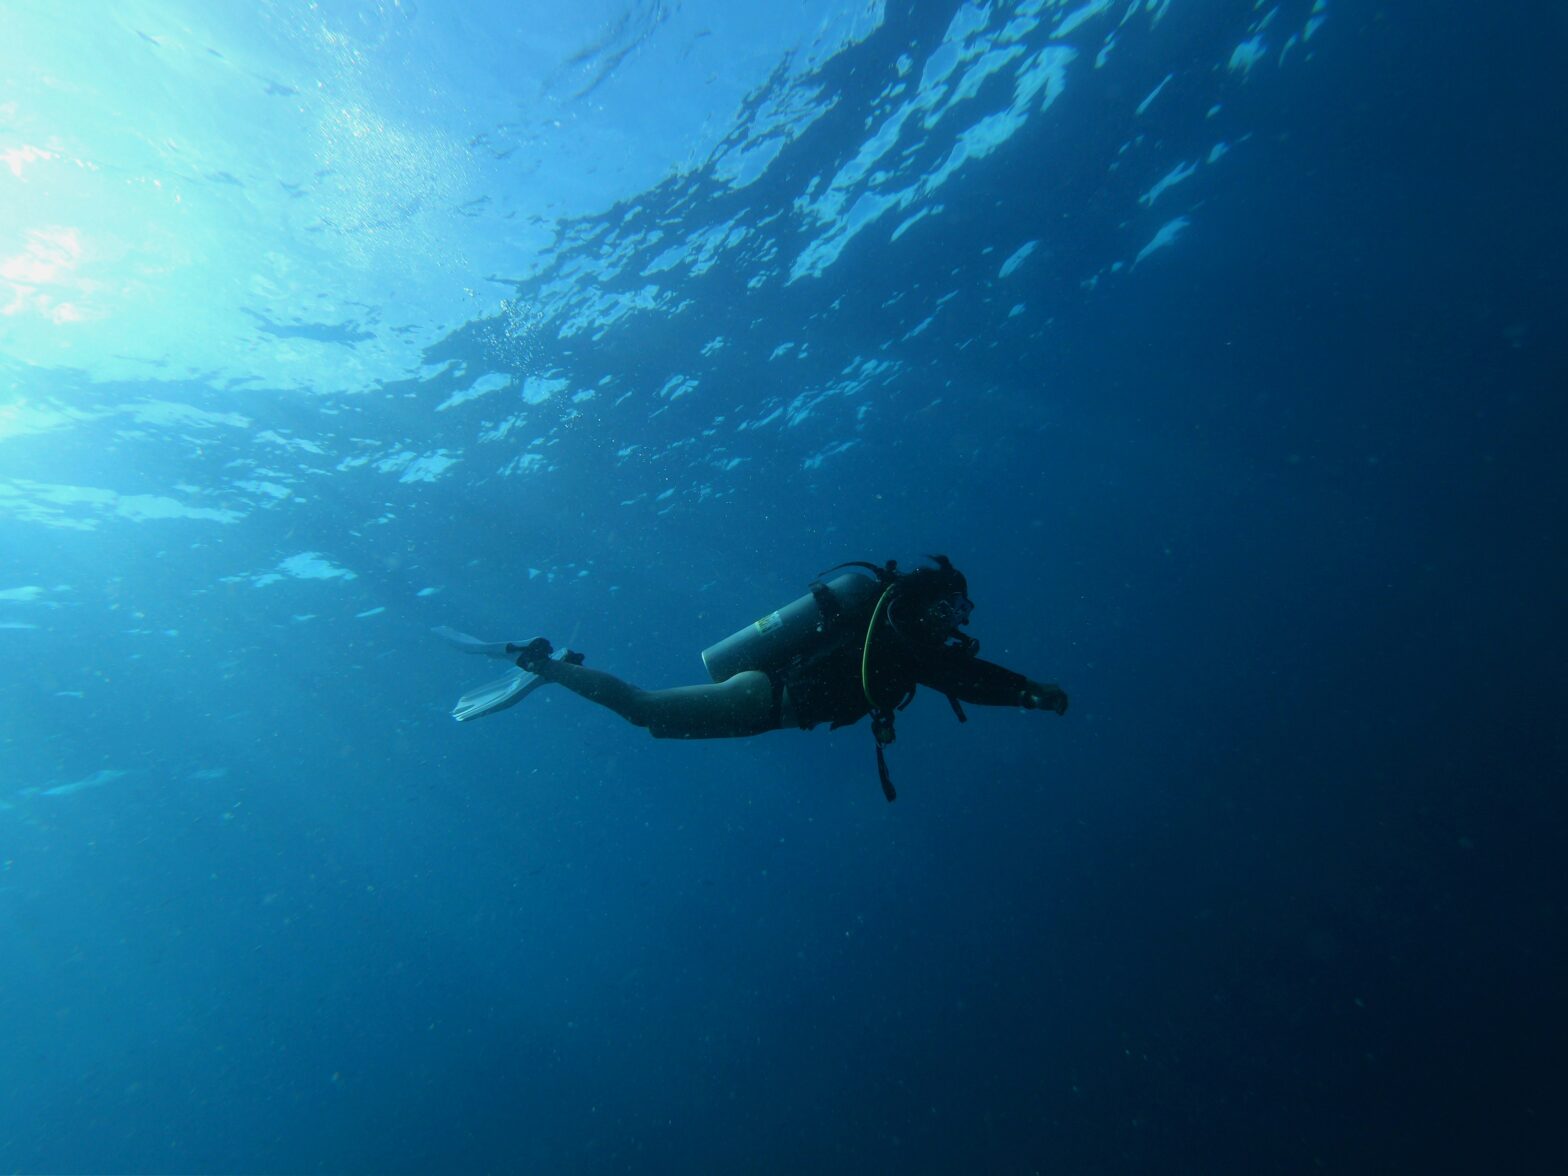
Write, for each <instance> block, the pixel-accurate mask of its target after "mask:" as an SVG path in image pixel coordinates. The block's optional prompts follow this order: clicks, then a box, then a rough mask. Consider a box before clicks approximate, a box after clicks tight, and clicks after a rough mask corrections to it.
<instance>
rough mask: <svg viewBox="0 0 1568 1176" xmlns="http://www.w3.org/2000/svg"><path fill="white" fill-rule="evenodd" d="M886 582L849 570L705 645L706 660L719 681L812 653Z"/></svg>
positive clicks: (828, 641) (766, 669) (769, 669)
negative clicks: (838, 622) (840, 620)
mask: <svg viewBox="0 0 1568 1176" xmlns="http://www.w3.org/2000/svg"><path fill="white" fill-rule="evenodd" d="M881 592H882V584H881V582H880V581H879V580H876V579H873V578H872V577H871V576H862V575H859V574H857V573H855V572H845V573H843V574H842V575H839V576H834V577H833V579H831V580H829V581H828V582H827V583H826V584H823V583H821V582H818V583H814V584H812V586H811V591H810V592H808V593H806V595H804V596H802V597H799V598H798V599H796V600H792V601H790V602H789V603H788V604H786V605H785V606H784V607H783V608H780V609H776V610H775V611H773V612H770V613H769V614H768V615H767V616H765V617H760V618H758V619H757V620H755V621H753V622H752V623H751V624H749V625H747V626H746V627H745V628H744V629H741V630H740V631H738V632H736V633H732V634H730V635H729V636H728V637H726V638H725V639H724V640H723V641H719V642H716V643H715V644H713V645H710V646H708V648H707V649H704V650H703V651H702V664H703V665H704V666H706V667H707V669H708V675H709V676H710V677H711V678H712V679H713V680H714V681H715V682H723V681H725V680H726V679H728V678H732V677H734V676H735V675H736V674H738V673H740V672H741V671H742V670H761V671H762V672H763V673H765V674H771V673H773V672H774V671H775V670H780V669H783V668H784V667H785V666H786V665H788V664H789V663H790V662H791V661H792V660H793V659H795V658H797V657H810V656H811V655H813V654H815V653H818V652H820V651H821V650H823V649H825V648H826V647H827V646H829V645H831V644H832V643H833V642H834V641H835V640H836V638H837V636H838V634H837V633H835V632H834V629H835V627H836V626H835V622H837V621H838V620H839V619H840V618H841V617H843V616H845V615H846V614H848V615H853V614H856V613H858V612H861V611H862V610H863V609H864V608H866V607H867V606H868V605H870V604H871V602H872V601H874V600H876V599H877V597H878V596H879V595H880V594H881Z"/></svg>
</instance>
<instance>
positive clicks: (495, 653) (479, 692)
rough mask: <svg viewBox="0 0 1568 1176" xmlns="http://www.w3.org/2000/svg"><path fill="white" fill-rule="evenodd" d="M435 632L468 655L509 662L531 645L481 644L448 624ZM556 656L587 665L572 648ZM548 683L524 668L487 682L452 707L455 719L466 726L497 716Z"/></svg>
mask: <svg viewBox="0 0 1568 1176" xmlns="http://www.w3.org/2000/svg"><path fill="white" fill-rule="evenodd" d="M435 633H436V635H437V636H438V637H441V638H443V639H444V640H446V641H447V642H448V643H450V644H452V645H454V646H456V647H457V648H458V649H461V650H462V651H463V652H464V653H478V654H482V655H484V656H485V657H498V658H503V659H504V660H506V661H513V660H515V659H516V657H517V654H518V651H519V649H521V648H523V647H524V646H526V645H527V642H511V641H481V640H479V638H477V637H470V636H469V635H468V634H467V633H459V632H458V631H457V630H456V629H448V628H447V627H446V626H444V625H442V626H439V627H438V628H436V629H435ZM553 656H554V657H555V658H556V659H557V660H559V661H565V662H571V663H572V664H573V665H578V666H580V665H582V664H583V655H582V654H580V653H576V652H574V651H572V650H570V649H562V650H559V651H557V652H556V653H555V654H554V655H553ZM544 684H545V680H544V679H543V678H541V677H540V676H539V675H538V674H530V673H529V672H528V671H527V670H524V669H513V670H511V671H509V672H508V673H506V674H505V675H504V676H502V677H500V678H497V679H496V680H495V681H493V682H486V683H485V684H484V685H483V686H479V687H476V688H475V689H473V690H470V691H469V692H468V693H467V694H465V695H463V697H462V698H459V699H458V700H457V705H456V706H454V707H453V708H452V717H453V718H454V719H456V720H457V721H458V722H459V723H466V722H468V721H469V720H470V719H479V718H483V717H484V716H485V715H493V714H495V713H496V712H498V711H503V710H505V709H506V708H507V707H509V706H516V705H517V704H518V703H520V702H522V701H523V699H525V698H527V697H528V696H529V695H530V694H532V693H533V692H534V691H535V690H537V689H539V687H541V686H543V685H544Z"/></svg>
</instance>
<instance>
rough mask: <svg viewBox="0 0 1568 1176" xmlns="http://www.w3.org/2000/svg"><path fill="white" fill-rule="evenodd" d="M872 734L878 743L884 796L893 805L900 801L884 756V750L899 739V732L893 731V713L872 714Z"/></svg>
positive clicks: (878, 712) (882, 711) (878, 769)
mask: <svg viewBox="0 0 1568 1176" xmlns="http://www.w3.org/2000/svg"><path fill="white" fill-rule="evenodd" d="M871 734H872V736H873V737H874V738H875V739H876V741H877V776H878V778H879V779H880V780H881V781H882V795H883V796H885V797H887V802H888V803H889V804H892V803H893V802H894V801H895V800H897V799H898V793H897V792H895V791H893V777H892V776H891V775H890V774H889V773H888V770H887V756H885V755H883V754H882V749H883V748H884V747H886V746H887V745H888V744H889V743H892V742H893V740H894V739H896V738H897V737H898V734H897V732H896V731H894V730H893V712H892V711H890V710H874V711H872V712H871Z"/></svg>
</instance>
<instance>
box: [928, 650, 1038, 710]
mask: <svg viewBox="0 0 1568 1176" xmlns="http://www.w3.org/2000/svg"><path fill="white" fill-rule="evenodd" d="M916 680H917V681H918V682H919V683H920V684H921V685H922V686H929V687H931V688H932V689H933V690H940V691H941V692H942V693H943V694H946V695H949V696H950V697H952V698H956V699H958V700H959V701H960V702H972V703H974V704H975V705H977V706H1021V707H1023V708H1024V709H1025V710H1051V711H1055V712H1056V713H1057V714H1059V715H1060V714H1065V713H1066V712H1067V692H1066V691H1064V690H1063V689H1062V688H1061V687H1060V686H1053V685H1050V684H1048V683H1045V682H1034V681H1031V680H1030V679H1028V678H1026V677H1024V676H1023V675H1022V674H1020V673H1017V672H1015V671H1013V670H1009V669H1008V668H1007V667H1006V666H999V665H997V664H996V663H995V662H988V661H985V660H983V659H981V658H978V657H970V656H969V655H968V654H966V653H964V652H963V651H962V650H960V649H954V648H946V647H944V648H943V649H940V650H935V651H932V653H931V654H929V655H927V656H926V657H925V658H923V659H922V664H921V665H920V667H919V670H918V672H917V673H916Z"/></svg>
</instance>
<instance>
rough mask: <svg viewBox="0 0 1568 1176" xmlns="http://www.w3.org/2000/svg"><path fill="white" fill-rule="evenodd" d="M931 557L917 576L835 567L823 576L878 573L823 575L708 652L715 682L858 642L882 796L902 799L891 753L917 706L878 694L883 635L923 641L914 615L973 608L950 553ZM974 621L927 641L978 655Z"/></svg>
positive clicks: (957, 708)
mask: <svg viewBox="0 0 1568 1176" xmlns="http://www.w3.org/2000/svg"><path fill="white" fill-rule="evenodd" d="M930 558H931V561H932V563H933V564H934V565H935V566H934V567H929V568H917V569H915V570H914V571H912V572H900V571H899V570H898V564H897V562H896V561H894V560H888V561H887V563H885V564H880V565H879V564H873V563H868V562H865V561H860V560H856V561H851V562H849V563H843V564H839V565H838V567H834V568H829V569H828V570H827V571H826V572H823V573H822V576H826V575H828V574H829V573H830V572H836V571H840V570H841V569H844V568H864V569H865V570H867V571H869V572H870V573H871V575H869V576H864V575H859V574H856V573H853V572H843V574H841V575H838V576H835V577H834V578H833V579H832V580H828V581H826V582H823V580H822V579H821V577H819V578H818V579H817V580H815V581H813V582H812V584H811V590H810V591H809V592H807V593H806V594H805V595H804V596H800V597H797V598H796V599H795V600H792V601H790V603H788V604H786V605H784V606H783V607H782V608H778V609H775V610H774V611H773V612H771V613H768V614H766V615H765V616H762V617H760V618H758V619H757V620H755V621H753V622H752V623H751V624H749V625H747V626H746V627H745V628H743V629H740V630H738V631H736V632H734V633H732V634H730V636H728V637H726V638H725V639H724V640H722V641H719V642H716V643H715V644H713V645H710V646H708V648H707V649H704V650H703V651H702V662H703V665H704V666H705V667H707V670H708V674H709V676H710V677H712V679H713V680H714V681H715V682H723V681H725V680H727V679H729V678H731V677H733V676H734V675H736V674H738V673H741V672H742V671H743V670H760V671H762V672H763V673H766V674H773V673H777V672H778V671H780V670H782V669H784V668H785V667H787V666H789V665H791V664H795V665H800V664H804V663H806V662H809V661H811V660H813V659H815V658H817V657H819V656H821V655H822V654H824V653H827V652H830V651H832V650H835V649H838V648H839V647H841V646H842V645H843V644H845V643H846V642H848V641H858V642H859V643H860V648H861V657H860V684H861V689H862V690H863V691H864V692H865V697H866V705H867V707H868V708H869V710H870V713H871V733H872V735H873V736H874V737H875V739H876V752H877V775H878V777H879V779H880V780H881V783H882V794H883V795H884V796H885V797H887V799H888V800H889V801H893V800H895V799H896V798H897V796H898V794H897V792H896V791H895V790H894V788H893V781H892V778H891V776H890V775H889V773H888V769H887V758H886V755H885V754H884V748H886V746H887V745H888V744H889V743H892V742H893V740H894V737H895V734H894V729H893V716H894V713H895V712H896V711H898V710H902V709H903V708H904V707H906V706H908V705H909V702H910V700H911V699H913V698H914V690H913V688H911V689H909V690H907V691H906V692H905V693H904V695H903V697H901V698H898V699H879V698H877V697H875V696H874V694H873V691H872V688H871V662H872V657H873V648H874V643H875V640H876V637H877V634H878V632H879V629H881V628H883V627H886V628H888V629H891V630H892V631H893V632H894V633H895V634H896V635H897V636H898V637H900V638H901V639H902V640H903V641H904V642H906V643H909V644H918V643H919V640H917V639H916V638H914V637H913V635H912V634H911V633H909V632H906V631H905V630H906V629H907V628H908V627H909V626H910V625H911V623H912V621H913V617H912V616H911V614H916V615H918V614H919V613H920V611H921V610H922V609H924V608H926V607H927V606H929V604H931V603H933V602H935V601H937V600H942V599H949V598H953V597H957V598H959V599H962V600H963V601H964V603H965V605H966V606H967V604H968V595H967V594H968V583H967V581H966V580H965V579H964V575H963V573H962V572H960V571H959V570H958V569H957V568H955V567H954V566H953V564H952V562H951V561H950V560H949V559H948V558H947V557H946V556H945V555H933V556H931V557H930ZM873 600H874V601H875V602H876V603H875V606H874V607H873V608H872V609H871V615H870V621H869V623H867V624H866V627H865V628H864V630H862V629H861V628H860V626H859V625H858V624H856V623H854V619H853V618H856V617H857V616H859V615H864V611H865V608H866V606H867V605H868V604H870V603H871V602H872V601H873ZM901 614H902V615H901ZM967 619H968V611H967V607H966V608H965V609H964V610H963V611H962V613H961V615H960V616H959V617H958V618H957V619H956V621H955V623H953V624H952V625H951V627H950V628H947V629H946V630H945V631H943V632H940V633H934V634H933V633H929V632H927V633H925V634H924V635H923V640H925V641H934V642H935V643H936V644H938V645H951V646H954V647H956V648H959V649H961V650H963V651H964V652H965V653H966V654H968V655H970V656H973V655H974V654H975V653H977V652H978V651H979V648H980V644H979V642H977V641H975V640H974V638H972V637H968V636H966V635H964V634H962V633H960V632H959V631H958V625H959V624H962V623H964V622H965V621H967ZM947 700H948V702H949V703H950V704H952V707H953V713H954V714H955V715H957V716H958V721H959V722H961V723H962V722H966V721H967V716H966V715H965V714H964V711H963V707H962V706H961V705H960V704H959V702H958V700H957V699H956V698H954V697H953V696H952V695H948V696H947Z"/></svg>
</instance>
